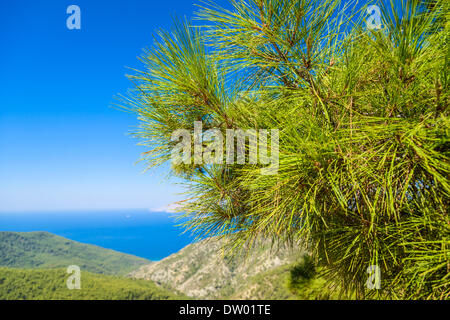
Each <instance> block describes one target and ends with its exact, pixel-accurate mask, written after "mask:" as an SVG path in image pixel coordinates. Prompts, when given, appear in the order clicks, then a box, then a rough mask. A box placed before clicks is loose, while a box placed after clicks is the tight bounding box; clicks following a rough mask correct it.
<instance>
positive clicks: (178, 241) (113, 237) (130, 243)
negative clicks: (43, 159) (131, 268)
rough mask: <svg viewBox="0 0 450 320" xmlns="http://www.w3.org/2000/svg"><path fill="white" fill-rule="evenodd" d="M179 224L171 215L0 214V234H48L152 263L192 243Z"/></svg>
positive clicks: (117, 212)
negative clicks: (32, 232) (21, 232)
mask: <svg viewBox="0 0 450 320" xmlns="http://www.w3.org/2000/svg"><path fill="white" fill-rule="evenodd" d="M179 224H180V221H178V220H176V219H175V217H173V214H169V213H163V212H149V211H144V210H142V211H139V210H121V211H102V212H61V213H54V212H52V213H42V212H34V213H0V231H47V232H51V233H54V234H57V235H59V236H62V237H65V238H68V239H71V240H75V241H79V242H83V243H88V244H94V245H97V246H100V247H104V248H108V249H113V250H116V251H120V252H124V253H128V254H133V255H136V256H139V257H143V258H147V259H149V260H153V261H157V260H161V259H163V258H165V257H167V256H169V255H170V254H172V253H175V252H177V251H178V250H180V249H182V248H183V247H185V246H186V245H188V244H189V243H191V242H192V241H193V238H192V236H190V235H189V234H187V233H184V234H183V231H184V229H183V228H182V227H180V226H178V225H179Z"/></svg>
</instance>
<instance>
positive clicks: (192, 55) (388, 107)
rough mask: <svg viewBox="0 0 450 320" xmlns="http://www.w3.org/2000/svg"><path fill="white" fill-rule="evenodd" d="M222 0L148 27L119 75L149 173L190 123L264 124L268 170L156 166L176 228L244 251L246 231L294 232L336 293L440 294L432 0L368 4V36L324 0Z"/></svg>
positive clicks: (347, 10)
mask: <svg viewBox="0 0 450 320" xmlns="http://www.w3.org/2000/svg"><path fill="white" fill-rule="evenodd" d="M231 3H232V6H233V9H232V10H226V9H224V8H221V7H219V6H217V5H215V4H214V3H212V2H207V3H206V4H204V5H200V9H199V12H198V13H197V19H199V20H201V21H202V25H201V26H198V24H197V26H194V25H192V24H190V23H189V22H176V23H175V26H174V28H173V30H172V31H171V32H164V31H161V32H160V33H159V40H158V41H156V42H155V44H154V46H153V47H152V48H151V49H148V50H146V51H145V52H144V54H143V56H142V59H141V60H142V62H143V64H144V70H143V71H136V73H135V74H133V75H130V76H129V78H130V79H131V80H132V81H133V82H134V84H135V88H134V89H132V90H130V95H129V97H127V98H126V100H125V102H126V103H127V108H128V109H129V110H131V111H133V112H135V113H136V114H137V116H138V118H139V120H140V127H139V129H138V130H137V132H135V135H136V136H137V138H139V139H140V140H141V144H143V145H145V146H147V147H148V148H149V151H148V152H146V153H145V154H144V155H143V160H145V161H147V162H148V164H149V167H152V166H155V165H160V164H162V163H165V162H167V161H170V157H171V150H172V149H173V147H174V145H175V144H176V142H174V141H172V140H171V135H172V133H173V132H174V131H175V130H177V129H188V130H190V131H193V129H194V122H195V121H202V123H203V130H208V129H211V128H217V129H219V130H220V131H221V132H223V133H225V132H226V130H227V129H238V128H239V129H244V130H245V129H255V128H256V129H260V128H263V129H273V128H277V129H279V131H280V136H279V170H278V174H275V175H261V173H260V169H261V165H260V164H256V165H255V164H239V165H238V164H226V163H225V161H223V164H210V165H208V164H195V165H187V164H173V163H172V173H173V174H174V175H176V176H179V177H182V178H183V179H185V181H186V185H187V187H188V188H187V193H186V201H182V202H181V203H180V205H181V206H180V209H179V210H180V211H181V212H184V213H185V216H186V217H187V218H189V220H188V222H187V223H186V228H187V229H188V230H190V231H192V232H194V233H195V234H197V235H198V236H199V237H206V236H219V237H225V238H227V239H229V240H230V246H231V247H232V248H234V247H244V248H246V249H248V250H251V244H252V243H253V242H254V241H255V240H256V239H257V238H258V237H265V238H272V239H273V240H274V241H275V242H280V243H286V242H290V241H301V242H302V243H303V244H305V245H307V246H308V248H309V250H310V252H311V254H312V255H313V256H314V257H315V259H316V260H317V262H318V263H319V264H320V265H321V266H322V267H321V270H324V275H325V276H326V277H327V278H328V279H329V281H330V282H331V283H333V284H334V287H335V288H336V289H338V290H340V291H341V293H342V294H343V295H344V296H347V297H350V296H355V295H356V297H357V298H360V299H362V298H401V299H418V298H426V299H448V298H449V297H450V237H449V235H450V219H449V216H448V207H449V193H450V187H449V179H448V176H449V169H450V167H449V150H450V148H449V146H450V144H449V124H450V122H449V118H448V104H449V90H448V89H449V80H450V78H449V61H450V50H449V48H450V47H449V46H448V40H449V32H450V24H449V22H448V12H449V11H448V3H447V2H444V1H433V4H432V10H429V9H427V7H426V6H423V1H419V0H400V1H397V2H394V1H391V2H387V3H386V2H380V3H378V5H379V7H380V8H381V19H382V20H381V21H382V26H381V28H380V29H373V30H370V29H368V28H367V27H366V23H365V18H366V15H367V14H366V13H367V7H363V8H361V9H360V10H357V9H356V6H355V5H352V4H348V3H347V4H342V3H341V1H337V0H297V1H292V0H248V1H231ZM437 21H438V22H439V24H438V25H439V27H438V28H436V25H437V24H436V22H437ZM247 147H248V144H247ZM370 266H377V267H378V268H379V269H380V271H381V288H380V289H379V290H369V289H368V288H367V286H366V281H367V279H368V277H369V274H368V273H367V270H368V268H369V267H370Z"/></svg>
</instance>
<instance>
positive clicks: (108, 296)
mask: <svg viewBox="0 0 450 320" xmlns="http://www.w3.org/2000/svg"><path fill="white" fill-rule="evenodd" d="M69 276H70V275H69V274H67V273H66V270H65V269H51V270H47V269H43V270H36V269H34V270H23V269H10V268H0V300H167V299H182V298H184V297H183V296H176V295H174V294H172V293H170V292H169V291H167V290H165V289H162V288H160V287H158V286H156V285H155V284H154V283H153V282H151V281H144V280H134V279H127V278H120V277H117V276H110V275H100V274H93V273H89V272H82V273H81V288H80V289H79V290H69V289H68V288H67V285H66V281H67V279H68V277H69Z"/></svg>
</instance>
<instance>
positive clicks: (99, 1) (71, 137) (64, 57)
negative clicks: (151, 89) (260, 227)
mask: <svg viewBox="0 0 450 320" xmlns="http://www.w3.org/2000/svg"><path fill="white" fill-rule="evenodd" d="M226 2H227V1H226V0H225V1H218V3H226ZM196 3H197V2H196ZM71 4H75V5H78V6H79V7H80V8H81V30H69V29H67V27H66V19H67V17H68V16H69V15H68V14H67V13H66V9H67V7H68V6H69V5H71ZM195 10H196V8H195V6H194V5H193V1H188V0H176V1H175V0H165V1H160V0H158V1H153V0H149V1H144V0H140V1H138V0H127V1H103V0H89V1H85V0H72V1H61V0H58V1H56V0H55V1H49V0H47V1H31V0H30V1H23V0H14V1H1V2H0V46H1V48H2V49H1V51H0V70H1V77H0V98H1V104H0V212H20V211H55V212H60V211H65V210H72V211H73V210H104V209H138V208H145V209H155V208H161V207H164V206H166V205H167V204H169V203H171V202H172V201H175V200H177V199H178V198H179V196H177V195H176V193H177V192H180V191H181V189H180V188H179V187H177V186H175V185H174V184H173V183H172V182H173V181H167V180H166V179H165V177H166V173H167V168H160V169H158V170H155V171H152V172H150V173H146V174H142V171H143V169H144V166H143V165H142V164H137V165H136V164H135V162H136V160H137V159H138V158H139V154H140V153H141V152H142V151H145V150H144V149H142V148H141V147H138V146H137V145H136V144H137V140H135V139H133V138H131V137H130V136H129V135H127V132H130V131H132V130H133V126H136V124H137V120H136V118H135V117H134V116H133V115H131V114H127V113H124V112H121V111H118V110H115V109H113V108H111V105H112V104H113V103H114V96H115V95H117V94H120V93H125V92H126V90H127V88H129V87H130V86H131V84H130V83H129V81H128V80H127V79H126V77H125V74H126V73H127V68H126V67H137V68H139V67H141V64H140V63H139V61H138V60H137V56H139V55H140V54H141V50H142V48H144V47H146V46H151V44H152V43H153V35H154V34H155V32H156V31H157V30H158V29H159V28H168V27H170V25H171V22H172V18H173V17H175V16H178V17H182V16H187V17H192V14H193V12H194V11H195Z"/></svg>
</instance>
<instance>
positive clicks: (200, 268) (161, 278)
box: [130, 238, 305, 299]
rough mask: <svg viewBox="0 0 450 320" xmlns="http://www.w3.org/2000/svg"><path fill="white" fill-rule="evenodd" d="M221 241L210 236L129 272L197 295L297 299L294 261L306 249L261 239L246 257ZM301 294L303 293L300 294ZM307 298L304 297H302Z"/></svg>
mask: <svg viewBox="0 0 450 320" xmlns="http://www.w3.org/2000/svg"><path fill="white" fill-rule="evenodd" d="M223 244H224V243H223V242H222V241H217V240H216V239H213V238H212V239H207V240H203V241H200V242H198V243H194V244H191V245H188V246H186V247H185V248H183V249H182V250H180V251H179V252H177V253H175V254H172V255H170V256H169V257H167V258H165V259H163V260H161V261H158V262H154V263H151V264H149V265H146V266H143V267H141V268H139V269H138V270H136V271H134V272H132V273H130V276H131V277H133V278H137V279H146V280H152V281H154V282H155V283H157V284H159V285H160V286H162V287H164V288H166V289H169V290H177V291H179V292H182V293H184V294H185V295H187V296H190V297H193V298H196V299H296V298H298V297H299V295H297V294H294V293H293V291H292V290H290V289H289V288H288V282H289V277H290V275H291V270H292V269H293V268H294V266H295V265H296V264H297V263H299V262H301V260H302V257H303V255H304V253H303V252H302V251H301V250H299V249H298V248H294V249H290V248H287V247H285V248H280V249H278V250H277V251H275V250H273V249H272V246H271V244H270V243H269V242H266V241H262V242H260V243H258V245H257V246H256V247H255V248H254V249H253V250H251V252H250V253H249V255H248V256H247V257H244V256H243V255H227V254H224V253H223V251H222V250H221V248H222V247H223ZM300 296H301V295H300ZM302 298H305V297H302Z"/></svg>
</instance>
